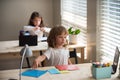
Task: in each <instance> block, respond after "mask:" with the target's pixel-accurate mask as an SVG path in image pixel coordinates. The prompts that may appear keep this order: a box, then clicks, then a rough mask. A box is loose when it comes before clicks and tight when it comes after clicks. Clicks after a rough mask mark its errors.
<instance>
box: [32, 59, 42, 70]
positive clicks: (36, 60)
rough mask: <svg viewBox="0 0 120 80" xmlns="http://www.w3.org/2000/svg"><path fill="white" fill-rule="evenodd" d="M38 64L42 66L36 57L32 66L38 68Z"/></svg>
mask: <svg viewBox="0 0 120 80" xmlns="http://www.w3.org/2000/svg"><path fill="white" fill-rule="evenodd" d="M38 66H41V63H40V62H39V60H38V59H35V60H34V62H33V65H32V68H33V69H35V68H38Z"/></svg>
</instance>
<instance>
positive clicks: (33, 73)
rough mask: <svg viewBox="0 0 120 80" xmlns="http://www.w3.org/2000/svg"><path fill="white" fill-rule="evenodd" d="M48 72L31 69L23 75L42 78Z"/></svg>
mask: <svg viewBox="0 0 120 80" xmlns="http://www.w3.org/2000/svg"><path fill="white" fill-rule="evenodd" d="M46 72H47V70H35V69H29V70H26V71H24V72H23V73H22V74H21V75H22V76H29V77H35V78H38V77H39V76H42V75H43V74H45V73H46Z"/></svg>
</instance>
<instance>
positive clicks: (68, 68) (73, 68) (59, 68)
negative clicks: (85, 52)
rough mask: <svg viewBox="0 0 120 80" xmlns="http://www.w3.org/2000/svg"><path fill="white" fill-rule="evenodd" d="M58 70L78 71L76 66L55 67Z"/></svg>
mask: <svg viewBox="0 0 120 80" xmlns="http://www.w3.org/2000/svg"><path fill="white" fill-rule="evenodd" d="M55 67H56V68H57V69H58V70H60V71H61V70H69V71H72V70H78V69H79V67H78V66H77V65H57V66H55Z"/></svg>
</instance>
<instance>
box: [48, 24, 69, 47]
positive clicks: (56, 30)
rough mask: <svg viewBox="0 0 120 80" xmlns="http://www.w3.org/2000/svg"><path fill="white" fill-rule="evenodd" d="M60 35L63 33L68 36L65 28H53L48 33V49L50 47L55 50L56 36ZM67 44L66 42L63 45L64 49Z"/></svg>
mask: <svg viewBox="0 0 120 80" xmlns="http://www.w3.org/2000/svg"><path fill="white" fill-rule="evenodd" d="M62 33H65V34H67V35H68V31H67V30H66V28H65V27H63V26H55V27H53V28H52V29H51V31H50V33H49V36H48V39H47V42H48V46H49V47H52V48H55V46H56V37H57V36H58V35H61V34H62ZM67 44H68V41H67V40H66V44H65V45H64V47H66V46H67Z"/></svg>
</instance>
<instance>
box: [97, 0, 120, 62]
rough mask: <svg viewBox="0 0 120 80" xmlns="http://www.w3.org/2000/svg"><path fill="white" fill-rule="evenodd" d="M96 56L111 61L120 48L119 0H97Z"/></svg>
mask: <svg viewBox="0 0 120 80" xmlns="http://www.w3.org/2000/svg"><path fill="white" fill-rule="evenodd" d="M98 1H99V2H98V3H99V6H98V8H99V9H98V16H99V17H98V26H97V44H98V45H97V51H98V53H97V58H99V60H101V61H113V57H114V54H115V48H116V46H118V47H119V49H120V0H98Z"/></svg>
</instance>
